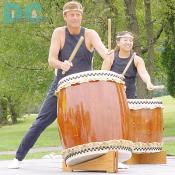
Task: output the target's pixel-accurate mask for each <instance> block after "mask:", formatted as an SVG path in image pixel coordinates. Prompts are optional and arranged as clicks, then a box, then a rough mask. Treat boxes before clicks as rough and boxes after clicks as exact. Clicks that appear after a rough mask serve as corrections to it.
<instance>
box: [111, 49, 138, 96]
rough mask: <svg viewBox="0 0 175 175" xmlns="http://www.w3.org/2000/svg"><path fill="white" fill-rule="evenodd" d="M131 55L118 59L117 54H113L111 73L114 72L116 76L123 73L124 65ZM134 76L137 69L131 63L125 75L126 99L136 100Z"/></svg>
mask: <svg viewBox="0 0 175 175" xmlns="http://www.w3.org/2000/svg"><path fill="white" fill-rule="evenodd" d="M130 58H131V55H130V56H129V57H128V58H120V57H119V55H118V52H115V53H114V62H113V64H112V67H111V71H113V72H116V73H118V74H121V73H123V71H124V69H125V67H126V65H127V64H128V62H129V60H130ZM136 75H137V68H136V67H135V64H134V61H132V63H131V65H130V66H129V69H128V70H127V72H126V74H125V85H126V96H127V98H136V86H135V81H136Z"/></svg>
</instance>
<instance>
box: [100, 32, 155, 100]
mask: <svg viewBox="0 0 175 175" xmlns="http://www.w3.org/2000/svg"><path fill="white" fill-rule="evenodd" d="M133 39H134V36H133V34H132V33H131V32H128V31H122V32H119V33H118V34H117V36H116V48H115V52H112V54H111V55H110V56H109V58H108V59H105V60H104V61H103V64H102V69H103V70H111V71H114V72H116V73H119V74H122V73H123V71H124V69H125V67H126V66H127V64H128V62H129V60H130V58H131V56H132V54H133V51H132V48H133ZM137 72H138V74H139V76H140V77H141V79H142V80H143V81H144V82H145V83H146V86H147V89H148V90H153V89H154V87H155V86H154V85H153V84H152V83H151V79H150V76H149V74H148V72H147V70H146V68H145V63H144V60H143V59H142V58H141V57H139V56H138V55H135V57H134V60H133V61H132V62H131V65H130V66H129V68H128V70H127V71H126V74H125V75H124V80H125V84H126V96H127V98H128V99H129V98H136V86H135V83H136V75H137Z"/></svg>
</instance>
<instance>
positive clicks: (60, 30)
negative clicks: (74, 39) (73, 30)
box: [53, 26, 66, 34]
mask: <svg viewBox="0 0 175 175" xmlns="http://www.w3.org/2000/svg"><path fill="white" fill-rule="evenodd" d="M65 28H66V27H65V26H62V27H57V28H55V29H54V31H53V33H54V34H63V33H64V32H65Z"/></svg>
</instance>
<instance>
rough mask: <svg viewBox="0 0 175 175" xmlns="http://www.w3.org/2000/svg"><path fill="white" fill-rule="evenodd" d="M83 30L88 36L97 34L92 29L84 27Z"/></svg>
mask: <svg viewBox="0 0 175 175" xmlns="http://www.w3.org/2000/svg"><path fill="white" fill-rule="evenodd" d="M85 32H86V35H88V36H97V35H98V33H97V32H96V31H95V30H94V29H88V28H85Z"/></svg>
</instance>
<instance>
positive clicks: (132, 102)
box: [127, 99, 164, 110]
mask: <svg viewBox="0 0 175 175" xmlns="http://www.w3.org/2000/svg"><path fill="white" fill-rule="evenodd" d="M127 101H128V106H129V109H135V110H137V109H154V108H164V107H163V102H162V101H161V100H160V99H127Z"/></svg>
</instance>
